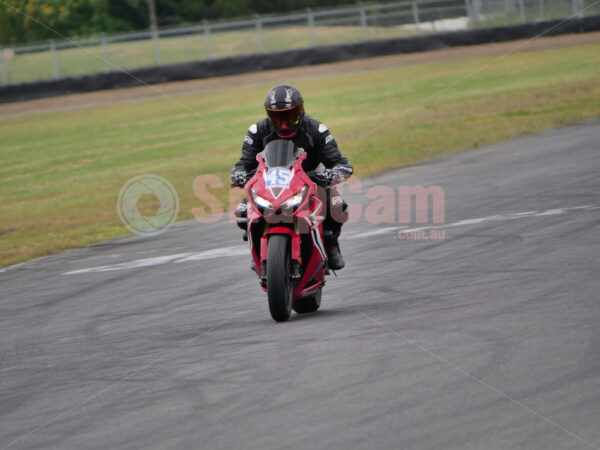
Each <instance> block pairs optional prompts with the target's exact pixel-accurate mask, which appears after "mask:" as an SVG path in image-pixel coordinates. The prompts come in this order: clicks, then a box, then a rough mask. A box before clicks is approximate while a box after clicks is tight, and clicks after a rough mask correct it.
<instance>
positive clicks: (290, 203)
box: [281, 186, 307, 208]
mask: <svg viewBox="0 0 600 450" xmlns="http://www.w3.org/2000/svg"><path fill="white" fill-rule="evenodd" d="M306 190H307V188H306V186H304V187H303V188H302V189H301V190H300V192H298V193H297V194H296V195H294V196H293V197H290V198H288V199H287V200H286V201H285V202H283V203H282V204H281V206H283V207H284V208H295V207H296V206H298V205H299V204H300V203H302V201H303V200H304V195H305V194H306Z"/></svg>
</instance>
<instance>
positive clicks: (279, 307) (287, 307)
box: [267, 234, 293, 322]
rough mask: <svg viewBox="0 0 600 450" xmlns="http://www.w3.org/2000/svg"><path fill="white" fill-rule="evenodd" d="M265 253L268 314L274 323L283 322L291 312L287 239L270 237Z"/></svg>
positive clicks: (285, 237)
mask: <svg viewBox="0 0 600 450" xmlns="http://www.w3.org/2000/svg"><path fill="white" fill-rule="evenodd" d="M268 248H269V249H268V251H267V297H268V299H269V312H270V313H271V317H272V318H273V320H275V321H276V322H285V321H286V320H288V319H289V317H290V314H291V312H292V296H293V287H292V285H293V284H292V280H291V279H290V251H289V238H288V237H287V236H285V235H278V234H275V235H272V236H271V237H270V238H269V247H268Z"/></svg>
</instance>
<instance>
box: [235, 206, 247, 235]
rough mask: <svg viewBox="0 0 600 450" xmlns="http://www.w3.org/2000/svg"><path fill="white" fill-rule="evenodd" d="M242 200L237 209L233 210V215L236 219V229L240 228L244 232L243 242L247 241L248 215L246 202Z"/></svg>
mask: <svg viewBox="0 0 600 450" xmlns="http://www.w3.org/2000/svg"><path fill="white" fill-rule="evenodd" d="M244 200H246V199H244ZM244 200H242V201H241V203H240V204H239V205H238V207H237V208H236V209H235V212H234V215H235V217H236V221H235V223H236V224H237V226H238V227H240V228H241V229H242V230H244V235H243V239H244V241H247V240H248V233H247V231H248V219H247V217H248V214H247V209H248V207H247V205H246V201H244Z"/></svg>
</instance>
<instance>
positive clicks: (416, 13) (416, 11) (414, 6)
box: [412, 0, 421, 33]
mask: <svg viewBox="0 0 600 450" xmlns="http://www.w3.org/2000/svg"><path fill="white" fill-rule="evenodd" d="M412 13H413V21H414V22H415V28H416V30H417V33H420V32H421V25H420V24H419V7H418V6H417V2H416V1H415V0H413V4H412Z"/></svg>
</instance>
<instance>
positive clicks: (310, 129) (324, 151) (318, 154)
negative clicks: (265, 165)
mask: <svg viewBox="0 0 600 450" xmlns="http://www.w3.org/2000/svg"><path fill="white" fill-rule="evenodd" d="M276 139H281V138H280V137H279V135H278V134H277V132H276V131H275V128H274V127H273V125H272V123H271V121H270V120H269V119H268V118H265V119H263V120H261V121H260V122H258V123H256V124H254V125H251V126H250V128H249V129H248V133H247V134H246V137H245V138H244V145H243V146H242V157H241V158H240V160H239V161H238V162H236V163H235V165H234V166H233V169H232V170H245V171H246V172H250V171H252V170H254V169H256V167H257V166H258V162H257V161H256V155H257V154H258V153H260V152H261V151H263V150H264V148H265V146H266V145H267V144H268V143H269V142H271V141H274V140H276ZM288 140H291V141H292V142H293V143H294V144H296V146H298V147H300V148H302V149H304V151H305V152H306V156H307V158H306V159H305V160H304V161H303V163H302V168H303V169H304V171H305V172H310V171H313V170H315V169H316V168H317V166H318V165H319V163H323V165H324V166H325V167H326V168H327V169H332V168H335V167H343V168H346V169H349V170H350V171H352V170H353V168H352V165H351V164H350V162H349V161H348V159H346V158H344V157H343V156H342V154H341V153H340V150H339V148H338V146H337V143H336V142H335V139H334V138H333V136H332V135H331V133H330V132H329V130H328V129H327V127H326V126H325V125H323V124H322V123H321V122H319V121H318V120H316V119H313V118H312V117H310V116H308V115H306V114H305V115H304V117H303V118H302V122H301V123H300V127H299V129H298V131H297V132H296V134H295V135H294V137H292V138H290V139H288ZM350 173H351V172H350ZM324 187H325V186H324ZM328 188H329V187H328V186H327V187H325V190H326V194H327V204H328V205H329V206H331V205H332V203H337V202H332V201H331V197H333V196H339V194H338V193H337V192H336V191H335V189H331V190H330V189H328ZM332 191H333V192H332ZM346 208H347V205H346V203H345V202H343V210H344V211H345V210H346ZM331 209H332V208H331V207H328V208H327V217H326V219H325V221H324V222H323V228H324V229H325V230H328V231H331V232H332V233H333V235H334V236H335V237H337V236H338V235H339V233H340V230H341V228H342V223H340V222H338V221H336V220H335V219H334V218H333V217H332V214H331ZM335 216H336V217H338V218H339V217H340V215H339V214H335ZM344 221H345V220H344Z"/></svg>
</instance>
